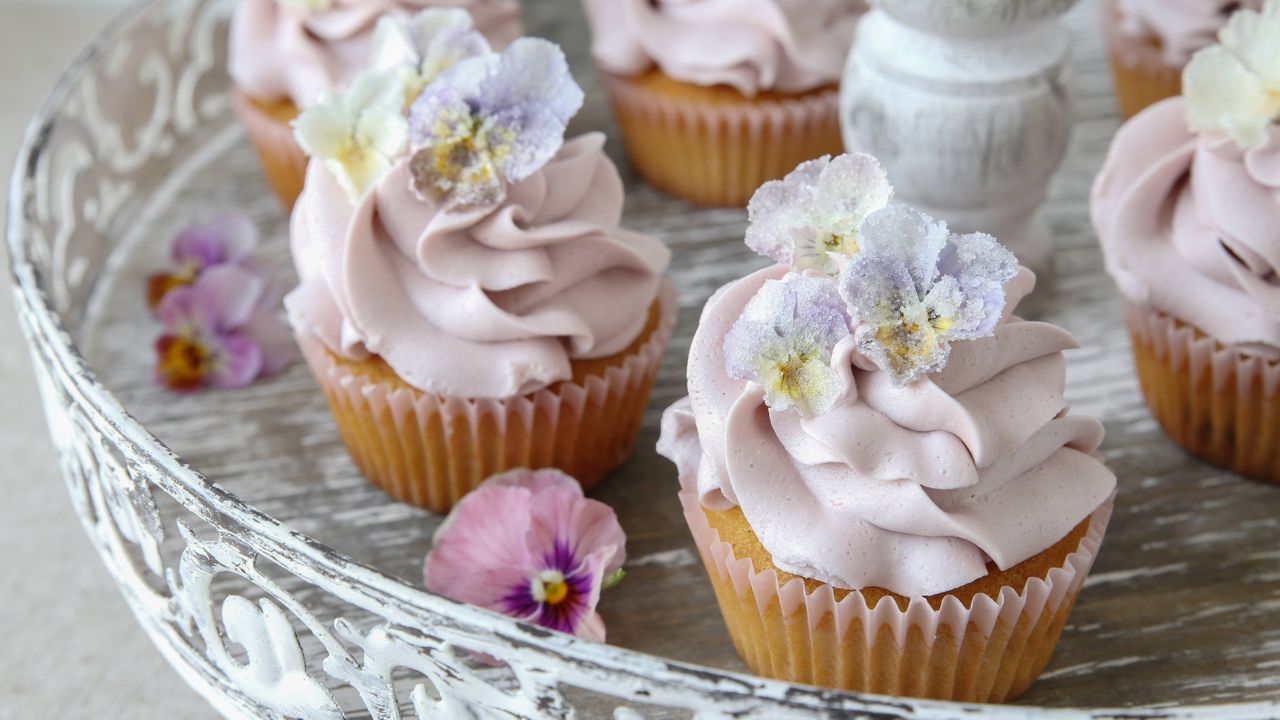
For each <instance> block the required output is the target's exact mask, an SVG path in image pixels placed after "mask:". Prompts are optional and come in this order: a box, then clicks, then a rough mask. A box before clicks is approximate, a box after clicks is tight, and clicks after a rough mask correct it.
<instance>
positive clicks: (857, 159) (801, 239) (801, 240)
mask: <svg viewBox="0 0 1280 720" xmlns="http://www.w3.org/2000/svg"><path fill="white" fill-rule="evenodd" d="M892 198H893V187H892V186H891V185H890V184H889V179H888V176H886V175H885V172H884V168H882V167H881V166H880V163H879V162H877V161H876V159H875V158H873V157H871V156H870V155H866V154H863V153H854V154H850V155H841V156H839V157H837V158H835V159H834V160H833V159H832V158H831V157H830V156H824V157H820V158H818V159H816V160H810V161H809V162H806V163H804V164H802V165H800V166H799V167H797V168H796V169H795V170H793V171H791V172H790V173H789V174H788V175H787V176H786V177H784V178H783V179H781V180H772V181H770V182H767V183H765V184H764V185H762V186H760V189H759V190H757V191H756V193H755V195H754V196H752V198H751V203H750V204H749V205H748V206H747V213H748V215H749V217H750V222H751V225H750V227H748V229H747V246H748V247H750V248H751V249H752V250H755V251H756V252H758V253H760V254H761V255H765V256H767V257H770V258H772V259H773V260H775V261H776V262H779V263H782V264H784V265H791V266H792V267H793V268H794V269H796V270H816V271H818V272H823V273H827V274H829V275H835V274H837V273H839V270H840V267H841V266H842V265H843V263H845V262H847V261H848V258H850V257H855V256H857V255H858V253H859V252H860V251H861V248H862V240H861V236H862V230H861V228H862V223H863V221H864V220H866V218H867V216H869V215H870V214H871V213H873V212H875V211H876V210H879V209H880V208H882V207H884V206H885V205H888V204H889V201H890V200H891V199H892Z"/></svg>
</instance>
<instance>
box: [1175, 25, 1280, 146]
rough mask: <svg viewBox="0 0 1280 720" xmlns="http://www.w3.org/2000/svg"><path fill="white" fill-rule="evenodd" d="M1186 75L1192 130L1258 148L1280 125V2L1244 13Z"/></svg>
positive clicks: (1190, 65) (1196, 58)
mask: <svg viewBox="0 0 1280 720" xmlns="http://www.w3.org/2000/svg"><path fill="white" fill-rule="evenodd" d="M1218 40H1219V44H1218V45H1211V46H1209V47H1207V48H1204V49H1203V50H1200V51H1199V52H1197V53H1196V54H1195V56H1194V57H1192V58H1191V62H1190V63H1188V64H1187V67H1186V69H1185V70H1183V74H1182V94H1183V97H1184V98H1185V99H1186V105H1187V124H1188V126H1189V127H1190V128H1191V130H1193V131H1194V132H1197V133H1221V134H1224V135H1226V136H1228V137H1230V138H1231V139H1232V140H1234V141H1235V142H1236V143H1237V144H1238V145H1239V146H1240V147H1241V148H1242V149H1246V150H1248V149H1251V148H1256V147H1258V146H1259V145H1261V144H1262V143H1263V142H1264V141H1265V140H1266V137H1267V132H1268V129H1269V128H1270V127H1271V126H1272V125H1274V124H1276V123H1277V122H1280V0H1270V1H1269V2H1267V3H1266V5H1264V6H1263V8H1262V11H1261V12H1258V11H1256V10H1249V9H1245V10H1240V11H1238V12H1236V13H1235V14H1234V15H1232V16H1231V19H1230V20H1229V21H1228V22H1227V24H1226V26H1225V27H1223V28H1222V30H1221V31H1220V32H1219V33H1218Z"/></svg>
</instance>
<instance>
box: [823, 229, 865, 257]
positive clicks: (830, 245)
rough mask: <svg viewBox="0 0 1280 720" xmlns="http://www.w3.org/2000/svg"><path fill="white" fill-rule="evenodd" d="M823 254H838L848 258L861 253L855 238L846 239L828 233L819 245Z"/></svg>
mask: <svg viewBox="0 0 1280 720" xmlns="http://www.w3.org/2000/svg"><path fill="white" fill-rule="evenodd" d="M819 246H820V247H821V248H822V250H823V251H824V252H832V253H840V254H841V255H848V256H850V257H852V256H854V255H857V254H858V252H859V251H861V249H862V248H861V246H859V245H858V239H857V238H855V237H846V236H843V235H837V234H835V233H828V234H827V236H826V237H825V238H823V239H822V241H821V242H820V243H819Z"/></svg>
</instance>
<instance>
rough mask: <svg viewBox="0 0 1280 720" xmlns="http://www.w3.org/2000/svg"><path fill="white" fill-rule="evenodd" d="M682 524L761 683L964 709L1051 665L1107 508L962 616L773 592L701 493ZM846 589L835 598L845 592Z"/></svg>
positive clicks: (953, 608) (1001, 695) (856, 595)
mask: <svg viewBox="0 0 1280 720" xmlns="http://www.w3.org/2000/svg"><path fill="white" fill-rule="evenodd" d="M680 502H681V503H682V505H683V506H684V515H685V519H686V520H687V521H688V522H689V528H690V530H692V532H693V538H694V542H695V543H696V544H697V546H698V551H699V553H700V554H701V555H702V561H703V563H704V564H705V565H706V568H707V574H708V575H709V576H710V578H711V584H712V585H713V586H714V588H715V592H716V599H717V600H718V601H719V603H720V610H721V612H722V613H723V615H724V620H725V625H726V626H727V627H728V629H729V634H730V636H731V637H732V638H733V644H734V647H735V648H736V649H737V651H738V655H739V656H741V657H742V659H743V661H744V662H746V663H747V665H748V666H750V667H751V670H752V671H753V672H755V673H756V674H758V675H763V676H766V677H772V678H778V679H781V680H787V681H790V682H798V683H808V684H811V685H820V686H823V687H831V688H840V689H844V690H850V691H853V692H864V693H876V694H883V695H900V696H906V697H920V698H933V699H937V700H955V701H964V702H995V703H999V702H1006V701H1009V700H1012V699H1013V698H1015V697H1017V696H1018V695H1019V694H1021V693H1022V692H1023V691H1024V690H1026V689H1027V687H1029V686H1030V685H1031V683H1032V682H1034V681H1035V679H1036V677H1038V676H1039V675H1040V672H1041V671H1042V670H1043V669H1044V667H1045V665H1046V664H1048V662H1049V658H1050V656H1051V655H1052V654H1053V649H1054V647H1055V646H1056V645H1057V642H1058V637H1059V636H1060V635H1061V633H1062V628H1063V626H1064V625H1065V623H1066V621H1067V615H1068V614H1069V613H1070V612H1071V608H1072V606H1073V605H1074V604H1075V600H1076V597H1077V596H1078V595H1079V594H1080V590H1081V588H1082V587H1083V585H1084V579H1085V576H1086V575H1087V574H1088V572H1089V568H1090V567H1091V566H1092V565H1093V560H1094V557H1095V556H1096V554H1097V551H1098V548H1099V546H1100V545H1101V542H1102V535H1103V532H1104V531H1105V530H1106V526H1107V521H1108V520H1109V519H1110V517H1111V501H1110V500H1108V501H1107V503H1106V504H1104V505H1103V506H1102V507H1100V508H1099V509H1098V510H1097V511H1095V512H1094V514H1093V516H1092V517H1091V518H1090V520H1089V527H1088V530H1087V532H1086V533H1085V534H1084V536H1083V537H1082V538H1081V540H1080V541H1079V546H1078V547H1077V548H1076V549H1075V551H1074V552H1072V553H1070V554H1068V555H1067V556H1066V559H1065V560H1064V561H1063V563H1062V564H1061V565H1060V566H1057V567H1053V568H1051V569H1050V570H1049V571H1048V572H1047V574H1046V575H1045V576H1044V577H1043V578H1039V577H1033V578H1031V579H1030V580H1028V581H1027V582H1026V584H1025V586H1023V587H1021V588H1015V587H1011V586H1006V587H1004V588H1003V589H1002V590H1001V591H1000V593H999V597H992V596H990V595H986V594H981V593H980V594H977V595H975V596H974V597H973V599H972V601H971V602H970V603H969V606H968V607H966V606H965V604H964V603H963V602H961V600H960V599H959V598H957V597H956V596H953V595H947V596H946V597H944V598H943V599H942V601H941V602H940V603H938V606H937V607H934V606H933V605H932V604H931V603H930V602H929V599H927V598H923V597H916V598H912V599H911V600H910V602H909V603H908V604H907V607H906V609H905V610H904V609H902V608H901V607H900V606H899V604H898V603H897V602H896V601H895V600H894V598H893V597H890V596H888V595H885V596H882V597H880V600H879V602H877V603H875V605H874V607H871V606H870V605H869V601H868V600H867V599H866V598H865V597H864V595H863V594H862V593H861V592H859V591H857V590H853V591H850V592H847V593H846V594H844V596H843V597H841V598H839V599H837V595H836V591H835V590H834V589H833V588H832V586H830V585H826V584H822V585H820V586H819V587H818V588H817V589H816V590H813V591H812V592H810V591H807V590H806V587H805V583H804V581H803V580H802V579H800V578H793V579H791V580H790V581H789V582H787V583H786V584H785V585H780V584H779V577H778V574H777V572H776V571H775V570H772V569H770V570H768V571H767V572H757V571H756V570H755V568H754V564H753V562H752V561H751V559H750V558H746V557H742V558H740V557H737V555H736V554H735V552H734V549H733V546H732V545H730V544H729V543H728V542H724V541H722V540H721V539H720V535H719V533H718V532H717V531H716V530H715V529H714V528H713V527H711V524H710V523H709V521H708V519H707V514H706V511H705V510H704V509H703V507H702V503H701V501H700V500H699V499H698V496H697V493H696V492H694V491H692V490H690V489H685V490H683V491H682V492H681V493H680ZM842 592H843V591H842Z"/></svg>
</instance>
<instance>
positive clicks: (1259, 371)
mask: <svg viewBox="0 0 1280 720" xmlns="http://www.w3.org/2000/svg"><path fill="white" fill-rule="evenodd" d="M1125 317H1126V320H1127V321H1128V324H1129V332H1130V336H1131V337H1132V339H1133V354H1134V365H1135V367H1136V368H1137V371H1138V380H1139V381H1140V383H1141V384H1142V393H1143V395H1144V397H1145V398H1146V401H1147V406H1148V407H1150V408H1151V414H1152V415H1153V416H1155V418H1156V420H1157V421H1158V422H1159V423H1160V425H1161V426H1162V427H1163V428H1164V430H1165V432H1167V433H1168V434H1169V436H1170V437H1172V438H1173V439H1174V441H1176V442H1177V443H1178V444H1179V445H1181V446H1182V447H1184V448H1186V449H1187V451H1189V452H1191V453H1192V454H1194V455H1197V456H1199V457H1201V458H1204V459H1205V460H1208V461H1209V462H1211V463H1214V464H1215V465H1219V466H1221V467H1225V468H1228V469H1230V470H1233V471H1235V472H1237V473H1240V474H1241V475H1245V476H1247V477H1251V478H1254V479H1257V480H1265V481H1269V482H1280V397H1277V389H1280V361H1276V360H1268V359H1266V358H1263V357H1260V356H1258V355H1255V354H1252V353H1247V352H1243V351H1241V350H1238V349H1235V348H1231V347H1228V346H1225V345H1223V344H1222V343H1220V342H1218V341H1216V340H1214V339H1213V338H1211V337H1209V336H1207V335H1205V334H1204V333H1202V332H1200V331H1198V330H1197V329H1196V328H1194V327H1192V326H1191V325H1188V324H1186V323H1183V322H1181V321H1179V320H1177V319H1176V318H1173V317H1171V316H1169V315H1166V314H1164V313H1161V312H1158V311H1155V310H1152V309H1150V308H1146V307H1140V306H1136V305H1132V304H1129V303H1126V307H1125Z"/></svg>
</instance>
